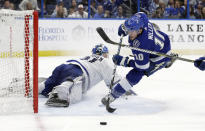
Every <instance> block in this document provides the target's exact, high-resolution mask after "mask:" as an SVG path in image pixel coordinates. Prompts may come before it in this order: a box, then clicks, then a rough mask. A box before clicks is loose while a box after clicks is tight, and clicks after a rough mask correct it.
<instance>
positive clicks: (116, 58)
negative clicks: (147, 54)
mask: <svg viewBox="0 0 205 131" xmlns="http://www.w3.org/2000/svg"><path fill="white" fill-rule="evenodd" d="M112 60H113V62H114V63H115V64H116V65H120V66H125V67H127V66H128V64H129V57H123V56H121V55H113V57H112Z"/></svg>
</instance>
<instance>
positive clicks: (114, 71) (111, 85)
mask: <svg viewBox="0 0 205 131" xmlns="http://www.w3.org/2000/svg"><path fill="white" fill-rule="evenodd" d="M97 31H98V29H97ZM98 33H99V32H98ZM122 39H123V35H122V36H121V37H120V43H119V44H118V49H117V55H119V54H120V49H121V44H122ZM116 70H117V64H116V63H115V65H114V70H113V74H112V75H113V77H112V80H111V83H110V93H111V90H112V87H113V85H114V80H115V73H116ZM109 100H110V99H109V98H108V102H107V104H106V110H107V111H108V112H110V113H113V112H114V111H115V110H116V108H112V107H110V103H109Z"/></svg>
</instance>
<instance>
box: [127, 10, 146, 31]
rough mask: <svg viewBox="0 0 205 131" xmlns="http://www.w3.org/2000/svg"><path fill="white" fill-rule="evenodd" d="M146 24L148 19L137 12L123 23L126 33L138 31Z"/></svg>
mask: <svg viewBox="0 0 205 131" xmlns="http://www.w3.org/2000/svg"><path fill="white" fill-rule="evenodd" d="M147 22H148V18H147V16H146V14H145V13H143V12H139V13H136V14H135V15H133V16H132V17H131V18H129V19H127V20H126V21H125V23H124V25H125V28H126V31H128V32H129V31H137V32H138V31H139V30H140V29H141V28H144V26H145V23H147Z"/></svg>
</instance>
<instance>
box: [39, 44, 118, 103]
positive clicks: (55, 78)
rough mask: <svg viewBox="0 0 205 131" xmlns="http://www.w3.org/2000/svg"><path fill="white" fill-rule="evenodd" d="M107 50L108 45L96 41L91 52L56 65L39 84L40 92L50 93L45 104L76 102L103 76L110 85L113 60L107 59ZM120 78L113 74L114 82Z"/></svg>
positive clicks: (47, 94) (43, 93)
mask: <svg viewBox="0 0 205 131" xmlns="http://www.w3.org/2000/svg"><path fill="white" fill-rule="evenodd" d="M108 53H109V52H108V48H107V47H106V46H105V45H103V44H99V45H96V46H95V47H94V48H93V49H92V55H90V56H86V57H84V58H82V59H71V60H68V61H66V62H65V63H63V64H61V65H59V66H57V67H56V68H55V69H54V70H53V73H52V75H51V76H50V77H49V78H48V79H47V80H46V81H44V82H42V83H40V84H39V93H40V94H42V95H44V96H46V97H47V96H49V99H48V100H47V102H46V105H48V106H56V107H67V106H69V104H71V103H76V102H79V101H80V100H82V97H83V95H85V94H86V92H87V91H88V90H89V89H90V88H92V87H93V86H95V85H96V84H98V83H99V82H100V81H102V80H104V82H105V84H106V85H107V86H108V87H109V86H110V83H111V79H112V77H113V75H112V73H113V69H114V64H113V63H112V61H110V60H109V59H108ZM120 79H121V77H120V76H119V75H118V74H116V75H115V80H114V83H117V82H118V81H119V80H120Z"/></svg>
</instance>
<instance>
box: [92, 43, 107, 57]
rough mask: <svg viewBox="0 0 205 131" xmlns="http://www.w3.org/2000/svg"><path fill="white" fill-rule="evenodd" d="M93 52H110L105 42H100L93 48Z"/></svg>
mask: <svg viewBox="0 0 205 131" xmlns="http://www.w3.org/2000/svg"><path fill="white" fill-rule="evenodd" d="M92 53H93V54H96V55H102V54H103V53H108V48H107V47H106V46H105V45H103V44H98V45H96V46H95V47H94V48H93V49H92Z"/></svg>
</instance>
